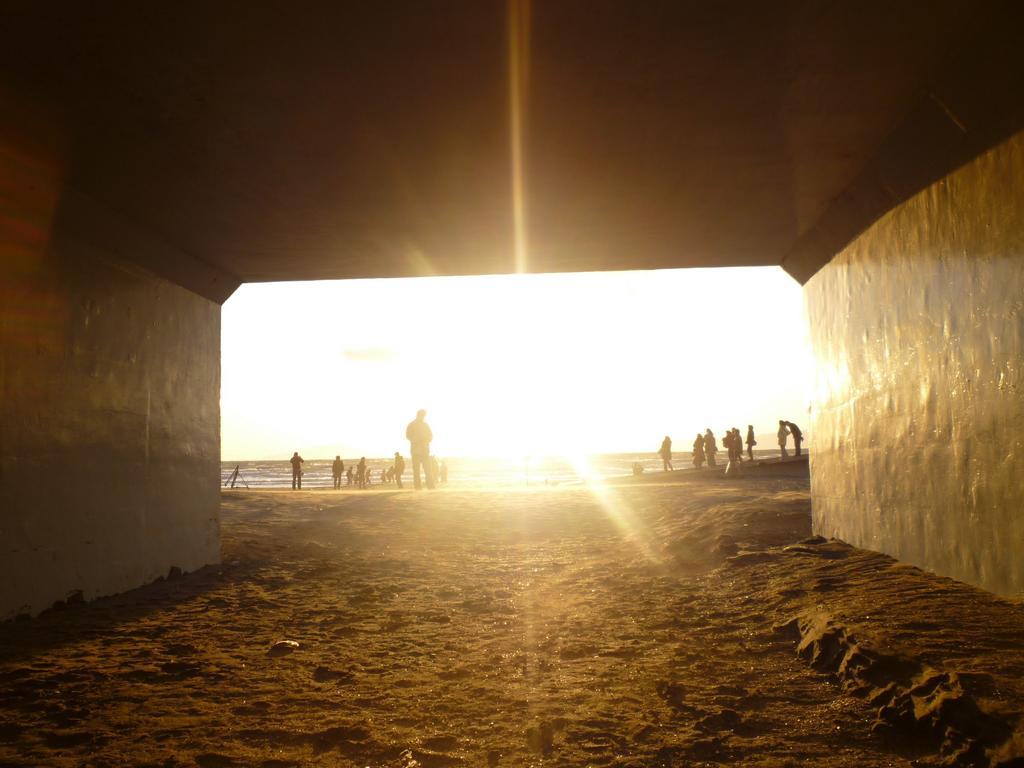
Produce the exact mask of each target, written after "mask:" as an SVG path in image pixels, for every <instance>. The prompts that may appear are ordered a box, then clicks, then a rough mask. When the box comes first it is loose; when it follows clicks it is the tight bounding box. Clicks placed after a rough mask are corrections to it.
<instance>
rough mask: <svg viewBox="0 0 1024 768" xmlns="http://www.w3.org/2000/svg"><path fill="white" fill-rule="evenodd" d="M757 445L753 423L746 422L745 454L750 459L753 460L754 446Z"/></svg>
mask: <svg viewBox="0 0 1024 768" xmlns="http://www.w3.org/2000/svg"><path fill="white" fill-rule="evenodd" d="M755 445H757V440H755V439H754V425H753V424H747V456H749V457H750V460H751V461H753V460H754V446H755Z"/></svg>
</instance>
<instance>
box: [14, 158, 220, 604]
mask: <svg viewBox="0 0 1024 768" xmlns="http://www.w3.org/2000/svg"><path fill="white" fill-rule="evenodd" d="M49 160H52V157H50V156H48V155H46V154H45V153H42V154H33V151H32V148H31V147H29V148H27V149H26V148H25V147H17V146H13V145H11V144H10V143H3V144H2V145H0V179H2V182H3V183H2V184H0V619H3V618H10V617H11V616H14V615H17V614H19V613H35V612H38V611H39V610H41V609H44V608H46V607H49V606H50V605H51V604H52V603H53V602H54V601H55V600H58V599H61V598H65V597H67V596H68V595H69V593H72V592H75V591H79V590H80V591H81V592H82V593H83V595H84V597H85V598H86V599H90V598H93V597H97V596H100V595H104V594H110V593H114V592H118V591H123V590H125V589H129V588H131V587H135V586H138V585H140V584H143V583H146V582H149V581H151V580H153V579H154V578H156V577H158V576H163V575H166V574H167V573H168V570H169V569H170V568H171V567H172V566H178V567H180V568H182V569H184V570H192V569H195V568H198V567H200V566H202V565H204V564H207V563H212V562H216V561H217V560H218V559H219V556H220V541H219V511H218V510H219V474H220V469H219V467H220V465H219V459H220V456H219V452H220V410H219V408H220V406H219V397H220V307H219V305H217V304H215V303H213V302H210V301H208V300H206V299H203V298H200V297H199V296H197V295H195V294H193V293H190V292H189V291H187V290H185V289H183V288H180V287H178V286H176V285H174V284H172V283H169V282H167V281H166V280H163V279H161V278H158V277H155V276H153V275H152V274H150V273H148V272H145V271H143V270H141V269H139V268H137V267H130V266H126V264H125V263H124V262H123V261H122V260H120V259H119V258H117V257H116V256H114V255H113V253H112V251H111V250H110V249H109V248H108V247H106V246H109V244H111V243H122V244H123V245H122V247H123V248H143V247H146V245H145V244H144V243H143V242H141V241H140V238H139V236H138V232H134V231H133V232H131V233H130V236H129V234H126V232H127V228H126V225H124V224H123V223H122V222H119V221H118V220H117V219H116V217H113V216H111V217H109V218H103V217H100V216H98V215H97V213H96V210H95V209H94V208H90V211H91V214H90V215H91V219H90V229H91V230H92V232H91V233H90V234H94V233H95V232H100V231H102V233H103V237H102V240H103V241H104V243H105V244H106V245H105V247H104V248H102V249H98V248H97V247H96V245H95V242H96V240H95V238H93V237H91V236H83V235H82V232H81V230H80V229H78V228H77V227H75V226H74V225H73V224H69V223H68V222H73V221H75V220H80V219H81V217H80V216H76V215H74V210H73V208H74V206H75V203H74V202H69V200H70V196H69V195H67V194H66V193H64V192H62V190H61V189H60V183H61V179H60V174H59V172H58V170H57V169H59V167H60V164H59V163H54V162H49ZM154 247H156V246H155V244H154Z"/></svg>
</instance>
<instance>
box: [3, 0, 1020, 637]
mask: <svg viewBox="0 0 1024 768" xmlns="http://www.w3.org/2000/svg"><path fill="white" fill-rule="evenodd" d="M1022 22H1024V12H1022V10H1021V7H1020V6H1019V5H1018V4H1015V3H1012V2H967V1H966V0H938V1H937V2H927V3H925V2H904V3H891V2H857V3H853V2H844V3H830V4H820V3H814V2H805V1H804V0H788V1H784V2H775V3H751V2H739V1H736V0H727V1H726V2H722V3H704V2H675V3H661V2H650V3H626V2H620V1H614V0H588V1H587V2H584V1H583V0H565V1H564V2H557V3H547V2H545V3H541V2H538V3H535V4H533V5H532V7H531V6H530V5H529V4H528V3H527V2H525V1H524V0H513V2H510V3H505V2H497V1H495V0H486V1H484V2H477V1H475V2H466V1H465V0H437V1H436V2H432V3H405V2H384V3H372V4H366V3H349V2H338V3H318V2H312V3H309V4H303V5H299V6H297V5H295V4H293V3H288V4H286V3H278V2H271V3H259V4H249V5H245V6H235V5H232V4H227V3H214V4H210V3H197V2H181V3H163V4H152V3H141V4H140V3H129V2H119V1H110V2H102V3H63V2H39V3H7V4H5V6H4V8H3V9H2V10H0V338H2V344H0V350H2V352H0V392H2V397H0V618H11V617H14V616H16V615H22V614H35V613H38V612H39V611H41V610H43V609H45V608H47V607H48V606H50V605H51V604H52V603H53V602H54V601H56V600H59V599H64V598H67V597H68V596H69V595H71V594H81V596H82V597H84V598H85V599H91V598H94V597H97V596H101V595H106V594H111V593H116V592H119V591H123V590H126V589H129V588H132V587H135V586H138V585H141V584H144V583H147V582H149V581H151V580H153V579H154V578H156V577H158V576H161V575H165V574H167V573H168V570H169V569H170V568H171V567H172V566H177V567H179V568H182V569H184V570H192V569H195V568H199V567H201V566H203V565H205V564H208V563H213V562H216V561H217V560H218V558H219V520H218V507H219V477H220V471H219V469H220V434H219V433H220V422H219V420H220V414H219V386H220V348H219V345H220V306H221V304H222V303H223V302H224V301H225V300H226V299H227V298H228V297H229V296H230V295H231V293H232V292H233V291H234V290H235V289H236V288H237V287H238V285H239V284H241V283H242V282H247V281H268V280H315V279H325V278H354V277H391V276H414V275H424V274H432V275H459V274H493V273H510V272H515V271H517V270H519V269H525V270H526V271H531V272H560V271H590V270H620V269H658V268H669V267H696V266H703V267H707V266H741V265H742V266H754V265H781V266H782V267H783V268H784V269H785V270H786V271H787V272H789V274H791V275H792V276H793V277H794V278H795V279H797V280H799V281H800V282H801V283H802V284H803V285H804V292H805V297H806V302H807V306H808V314H809V322H810V324H811V337H812V342H813V347H814V353H815V358H816V365H817V373H816V381H815V385H814V395H813V403H812V417H811V424H810V425H809V428H808V430H807V431H808V433H809V435H810V438H811V446H810V447H811V455H812V464H811V475H812V476H811V492H812V503H813V521H814V528H815V530H816V531H817V532H819V533H822V534H824V535H827V536H836V537H839V538H842V539H844V540H846V541H848V542H850V543H852V544H854V545H857V546H861V547H866V548H869V549H874V550H878V551H881V552H885V553H888V554H890V555H893V556H895V557H897V558H899V559H902V560H905V561H906V562H909V563H912V564H915V565H918V566H920V567H923V568H926V569H929V570H932V571H934V572H936V573H939V574H944V575H947V576H950V577H952V578H955V579H960V580H963V581H965V582H969V583H971V584H975V585H978V586H981V587H984V588H986V589H988V590H991V591H993V592H996V593H999V594H1001V595H1005V596H1011V597H1020V596H1021V595H1022V594H1024V558H1022V557H1021V555H1022V553H1024V516H1022V515H1021V514H1020V508H1021V505H1022V502H1024V490H1022V485H1021V480H1020V478H1021V477H1022V476H1024V301H1022V297H1024V181H1022V180H1024V133H1022V132H1021V130H1022V128H1024V99H1022V97H1021V94H1022V93H1024V33H1022V30H1024V24H1022Z"/></svg>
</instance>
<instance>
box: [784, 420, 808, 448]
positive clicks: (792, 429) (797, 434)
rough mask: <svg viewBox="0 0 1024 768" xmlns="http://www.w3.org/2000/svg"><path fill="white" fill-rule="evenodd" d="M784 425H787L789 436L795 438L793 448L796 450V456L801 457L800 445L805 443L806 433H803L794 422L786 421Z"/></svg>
mask: <svg viewBox="0 0 1024 768" xmlns="http://www.w3.org/2000/svg"><path fill="white" fill-rule="evenodd" d="M783 424H785V425H786V428H787V429H789V434H791V435H792V436H793V447H794V448H795V449H796V450H795V455H797V456H799V455H800V443H802V442H803V439H804V433H803V432H801V431H800V427H798V426H797V425H796V424H794V423H793V422H792V421H784V422H783Z"/></svg>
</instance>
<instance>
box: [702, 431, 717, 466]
mask: <svg viewBox="0 0 1024 768" xmlns="http://www.w3.org/2000/svg"><path fill="white" fill-rule="evenodd" d="M716 453H718V443H716V442H715V434H714V432H712V431H711V428H710V427H708V429H707V431H706V432H705V433H704V456H705V458H706V459H707V460H708V466H709V467H713V466H715V454H716Z"/></svg>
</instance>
